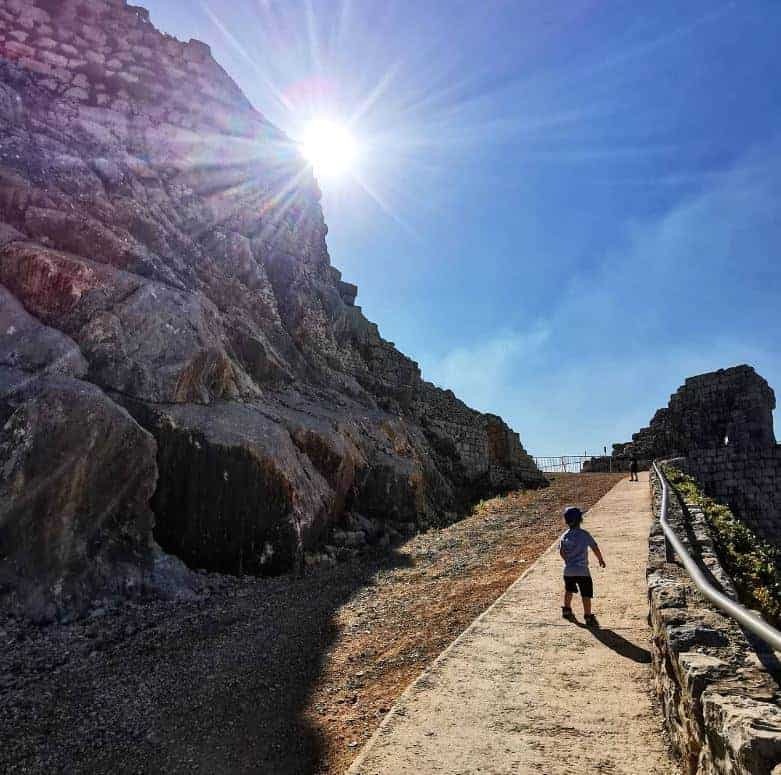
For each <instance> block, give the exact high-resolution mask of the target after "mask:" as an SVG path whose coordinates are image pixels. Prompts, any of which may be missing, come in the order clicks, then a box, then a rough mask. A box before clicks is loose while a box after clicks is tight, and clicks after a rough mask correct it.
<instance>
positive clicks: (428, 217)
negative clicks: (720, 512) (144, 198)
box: [145, 0, 781, 454]
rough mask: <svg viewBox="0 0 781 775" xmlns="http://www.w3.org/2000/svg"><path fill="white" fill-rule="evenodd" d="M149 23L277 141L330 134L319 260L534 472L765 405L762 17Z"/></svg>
mask: <svg viewBox="0 0 781 775" xmlns="http://www.w3.org/2000/svg"><path fill="white" fill-rule="evenodd" d="M145 5H146V6H147V7H148V8H149V9H150V11H151V14H152V20H153V21H154V23H155V24H156V25H157V26H159V27H161V28H162V29H163V30H165V31H167V32H170V33H171V34H174V35H176V36H177V37H179V38H183V39H187V38H189V37H196V38H199V39H201V40H204V41H206V42H208V43H209V44H210V45H211V46H212V50H213V53H214V55H215V57H216V58H217V59H218V61H219V62H220V63H221V64H222V65H223V66H224V67H225V69H226V70H227V71H228V72H229V73H230V74H231V75H232V76H233V77H234V78H235V80H236V81H237V82H238V83H239V85H240V86H241V87H242V89H243V90H244V91H245V93H246V94H247V95H248V97H249V98H250V99H251V101H252V102H253V104H254V105H255V106H256V107H257V108H258V109H259V110H260V111H261V112H262V113H263V114H264V115H266V116H267V117H268V118H269V119H270V120H271V121H273V122H274V123H275V124H277V125H278V126H279V127H281V128H282V129H283V130H285V131H287V132H288V133H289V134H291V135H292V136H294V137H298V136H299V134H300V132H301V131H302V127H303V126H304V125H305V123H306V122H307V120H308V119H310V118H313V117H316V116H318V115H324V114H325V115H329V116H331V117H333V118H337V119H342V120H344V121H349V122H350V125H351V127H352V131H353V133H354V135H355V136H356V137H357V139H358V141H359V143H360V145H361V147H362V153H361V157H360V159H359V160H358V162H357V163H356V167H355V169H354V170H353V172H354V175H349V176H345V178H344V179H340V180H334V181H323V183H322V187H323V191H324V198H323V207H324V210H325V216H326V221H327V222H328V224H329V235H328V243H329V250H330V253H331V259H332V262H333V264H334V265H335V266H337V267H339V268H340V269H341V270H342V271H343V273H344V276H345V279H348V280H350V281H353V282H356V283H357V284H358V286H359V296H358V303H359V304H361V305H362V307H363V309H364V311H365V313H366V315H367V316H368V317H369V318H370V319H371V320H373V321H375V322H377V323H378V324H379V326H380V330H381V332H382V333H383V335H384V336H385V337H386V338H387V339H390V340H391V341H394V342H395V343H396V345H397V346H398V347H399V348H400V349H401V350H402V351H404V352H405V353H407V354H408V355H410V356H411V357H413V358H414V359H415V360H417V361H418V362H419V363H420V365H421V368H422V370H423V374H424V376H425V377H427V378H428V379H431V380H433V381H434V382H436V383H437V384H440V385H442V386H444V387H451V388H453V389H454V390H455V391H456V393H457V394H458V395H459V396H460V397H462V398H463V399H464V400H466V401H467V402H468V403H470V404H471V405H472V406H475V407H476V408H479V409H482V410H485V411H492V412H496V413H498V414H501V415H502V416H503V417H504V418H505V419H506V420H507V421H508V422H509V423H510V424H511V425H512V426H513V427H514V428H515V429H516V430H518V431H519V432H520V434H521V438H522V440H523V442H524V444H525V446H526V447H527V449H529V450H530V451H531V452H533V453H537V454H574V453H580V452H582V451H584V450H588V451H589V452H592V451H597V450H599V449H601V448H602V446H603V445H605V444H607V445H609V444H611V443H612V442H615V441H624V440H627V439H628V438H629V436H630V435H631V433H632V432H634V431H635V430H638V429H639V428H640V427H641V426H642V425H644V424H646V423H647V422H648V420H649V419H650V417H651V415H652V414H653V412H654V411H655V409H656V408H658V407H660V406H662V405H664V404H665V403H666V402H667V398H668V396H669V394H670V393H671V392H672V391H673V390H675V388H676V387H677V386H678V385H679V384H680V383H682V381H683V379H684V378H685V377H686V376H690V375H692V374H696V373H700V372H702V371H708V370H711V369H715V368H720V367H724V366H730V365H734V364H737V363H742V362H748V363H751V364H752V365H754V366H755V367H756V368H757V370H758V371H759V372H760V373H761V374H762V375H763V376H765V377H766V378H767V379H768V381H769V382H770V383H771V385H774V386H776V387H777V388H779V389H781V359H780V358H779V355H781V336H780V334H781V316H780V315H779V301H781V299H780V298H779V290H781V263H779V249H780V248H781V122H780V119H781V58H779V56H778V53H777V50H778V40H779V39H781V3H778V2H776V1H775V0H772V1H768V2H759V1H757V2H754V1H752V0H741V2H726V3H719V2H718V0H716V1H714V0H709V1H708V2H699V1H698V0H687V2H686V3H681V2H680V1H679V0H676V2H665V0H656V1H655V2H654V3H652V4H642V3H637V2H635V1H634V0H632V1H631V2H619V1H616V2H609V1H607V0H604V1H602V2H598V1H597V0H560V1H559V2H554V1H553V0H515V1H514V2H511V1H509V0H508V1H507V2H492V1H491V0H486V2H482V3H474V2H460V0H450V1H449V2H438V1H435V0H427V2H422V3H421V2H417V1H416V2H393V0H386V1H385V2H381V3H380V2H368V0H328V2H321V1H320V0H307V1H301V2H299V0H234V2H231V3H230V4H228V3H223V2H218V1H217V0H205V2H186V1H185V0H177V2H176V3H172V2H170V0H147V1H146V3H145Z"/></svg>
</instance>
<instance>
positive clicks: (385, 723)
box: [344, 479, 624, 775]
mask: <svg viewBox="0 0 781 775" xmlns="http://www.w3.org/2000/svg"><path fill="white" fill-rule="evenodd" d="M623 481H624V480H623V479H620V480H619V481H618V482H616V483H615V484H614V485H613V486H612V487H611V488H610V489H609V490H608V491H607V492H606V493H605V494H604V495H603V496H602V497H601V498H600V499H599V500H598V501H597V502H596V503H595V504H594V505H593V506H592V507H591V509H595V508H596V507H597V506H598V505H599V504H600V503H601V502H602V501H603V500H604V499H605V498H606V497H607V496H608V495H610V493H611V492H613V490H615V488H616V487H618V485H619V484H621V482H623ZM591 509H589V511H591ZM558 543H559V539H558V538H556V539H555V540H554V541H553V543H552V544H551V545H550V546H549V547H548V548H547V549H546V550H545V551H544V552H542V553H541V554H540V555H539V557H537V559H536V560H535V561H534V562H533V563H532V564H531V565H530V566H529V567H528V568H526V570H525V571H524V572H523V573H522V574H521V575H520V576H518V578H517V579H515V581H513V583H512V584H510V586H509V587H507V589H505V590H504V592H502V594H501V595H499V597H497V598H496V600H494V602H493V603H491V605H489V606H488V608H486V609H485V610H484V611H482V612H481V613H479V614H478V615H477V616H476V617H475V618H474V619H473V620H472V621H471V622H470V623H469V625H467V627H466V628H465V629H463V630H462V631H461V632H460V633H459V634H458V635H457V636H456V637H455V638H454V639H453V640H452V641H451V642H450V644H449V645H447V646H446V647H445V648H444V649H443V650H442V651H441V652H440V653H439V654H438V655H437V657H436V659H435V660H434V661H433V662H432V663H431V664H430V665H429V666H428V667H426V668H424V669H423V671H422V672H421V673H420V675H418V677H417V678H415V679H414V680H413V681H411V682H410V683H409V685H408V686H407V688H406V689H404V691H403V692H402V693H401V694H400V695H399V697H398V699H397V700H396V702H394V703H393V707H392V708H391V709H390V710H389V711H388V713H387V714H386V715H385V717H384V718H383V720H382V721H381V722H380V725H379V726H378V727H377V729H375V730H374V734H373V735H372V736H371V737H370V738H369V739H368V740H367V741H366V743H365V744H364V746H363V748H361V751H360V753H359V754H358V756H357V757H356V758H355V759H354V760H353V763H352V764H351V765H350V767H349V768H348V769H347V770H346V771H345V774H344V775H366V774H365V773H361V772H360V770H359V769H358V768H359V767H362V766H363V764H364V762H365V761H366V759H367V758H368V756H369V754H370V753H371V752H372V750H373V749H374V746H375V744H376V743H377V741H378V740H379V738H380V736H381V735H382V733H383V732H384V731H385V730H386V729H387V728H388V727H389V726H390V725H391V723H392V722H393V721H394V719H395V718H396V716H398V715H399V709H400V707H401V706H402V705H403V704H404V701H405V700H407V699H409V697H411V696H412V694H413V693H414V692H415V690H416V688H417V687H418V686H419V684H421V683H422V682H423V681H424V680H425V679H426V678H427V677H428V676H429V675H430V674H431V673H433V672H434V669H435V668H436V667H437V665H439V663H440V662H443V661H444V660H445V659H446V657H447V656H448V654H449V653H450V652H451V651H452V650H453V649H454V648H455V647H456V646H457V645H458V644H459V643H460V642H461V641H462V640H463V639H464V638H465V637H466V636H467V634H468V633H469V632H471V631H472V630H473V629H474V628H475V627H477V625H478V624H480V622H481V621H482V619H483V618H484V617H486V616H487V615H488V614H489V613H490V612H491V611H493V609H494V608H495V607H496V606H498V605H499V603H501V602H502V600H504V598H505V597H506V596H507V595H509V594H510V592H511V591H512V590H513V589H515V587H516V586H518V585H519V584H520V583H521V582H523V580H524V579H525V578H526V577H527V576H528V575H529V574H530V573H531V572H532V571H533V570H534V569H535V568H536V567H537V565H538V564H539V563H540V560H542V558H543V557H546V556H547V555H548V554H550V553H551V552H552V551H553V550H554V549H555V548H556V546H558Z"/></svg>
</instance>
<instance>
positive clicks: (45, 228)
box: [0, 0, 545, 607]
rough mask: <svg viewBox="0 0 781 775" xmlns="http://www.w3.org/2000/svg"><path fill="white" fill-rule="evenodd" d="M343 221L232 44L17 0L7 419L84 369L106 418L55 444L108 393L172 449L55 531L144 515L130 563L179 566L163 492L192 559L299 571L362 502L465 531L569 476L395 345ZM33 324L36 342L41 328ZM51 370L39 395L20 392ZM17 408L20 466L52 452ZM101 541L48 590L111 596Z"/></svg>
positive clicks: (7, 138)
mask: <svg viewBox="0 0 781 775" xmlns="http://www.w3.org/2000/svg"><path fill="white" fill-rule="evenodd" d="M327 231H328V230H327V227H326V224H325V221H324V218H323V213H322V210H321V207H320V191H319V189H318V186H317V183H316V181H315V179H314V177H313V175H312V170H311V168H310V167H309V166H308V165H307V164H306V163H305V161H304V160H303V159H302V158H301V156H300V154H299V153H298V150H297V147H296V145H295V144H294V143H293V142H291V141H290V139H288V138H287V137H286V136H285V135H284V134H283V133H282V132H280V131H279V130H278V129H277V128H275V127H274V126H272V125H271V124H270V123H269V122H268V121H267V120H266V119H265V118H264V117H263V115H262V114H260V113H258V112H257V111H256V110H255V109H254V108H253V107H252V106H251V105H250V104H249V102H248V101H247V99H246V98H245V97H244V95H243V94H242V93H241V91H240V90H239V88H238V87H237V86H236V84H235V83H234V82H233V81H232V80H231V79H230V77H229V76H228V75H227V74H226V73H225V71H224V70H223V69H222V68H221V67H220V66H219V65H218V64H217V63H216V62H215V61H214V59H213V58H212V56H211V53H210V51H209V48H208V46H206V45H205V44H203V43H200V42H198V41H190V42H188V43H182V42H180V41H178V40H175V39H174V38H171V37H170V36H167V35H164V34H162V33H160V32H159V31H158V30H156V29H155V28H154V26H153V25H152V23H151V21H150V19H149V15H148V14H147V12H146V11H145V10H143V9H141V8H138V7H134V6H130V5H127V4H126V2H124V0H0V301H2V302H3V303H4V304H6V305H7V308H8V310H11V311H12V312H13V315H11V314H10V312H9V314H8V315H6V317H7V318H8V319H9V320H11V318H13V319H12V320H11V323H10V324H9V325H8V326H7V327H6V328H5V329H0V417H2V418H4V422H5V421H6V420H9V418H10V419H11V420H13V418H14V416H15V414H16V413H21V412H22V411H23V407H24V411H25V412H27V414H26V415H25V416H28V415H29V416H32V415H33V414H34V412H33V411H32V410H33V408H35V407H36V406H37V404H36V403H35V402H36V401H38V402H39V403H40V400H42V399H40V398H36V396H37V397H41V396H45V395H47V391H46V390H44V389H43V388H42V387H41V386H44V387H45V384H44V383H45V382H46V380H47V379H51V378H52V377H53V374H55V373H62V369H65V368H66V367H67V369H70V371H68V372H67V373H68V376H69V378H72V379H73V380H74V381H75V382H77V383H83V385H84V389H83V390H82V393H81V396H82V398H81V401H80V402H79V404H78V406H80V407H81V409H80V412H81V414H79V413H78V412H75V411H70V412H65V411H64V409H63V412H62V413H61V414H60V416H58V417H47V423H48V425H47V424H46V423H44V424H43V425H39V426H36V428H37V431H36V432H37V434H38V435H37V436H36V438H41V439H44V438H45V437H46V428H47V427H49V425H57V426H58V427H59V425H60V424H62V423H71V424H72V425H73V430H74V432H76V431H77V430H78V427H79V424H80V423H81V424H88V423H89V417H90V416H91V415H90V410H89V405H90V403H92V404H94V405H95V411H98V409H99V408H100V407H105V405H106V404H107V403H108V405H109V406H114V407H115V409H116V411H115V412H114V413H113V414H110V413H109V414H108V415H107V416H111V417H113V419H114V422H115V423H116V425H117V428H118V429H121V428H124V430H123V432H124V433H126V434H130V436H132V434H133V433H136V434H137V435H138V438H139V439H144V440H145V443H146V445H147V446H146V447H143V446H142V445H138V454H139V456H141V455H142V453H143V454H145V455H148V453H149V450H156V453H155V454H156V466H151V467H149V466H146V465H143V466H141V465H139V467H138V470H143V471H145V472H146V479H145V481H144V482H143V486H141V485H139V487H138V488H136V494H138V493H148V494H151V493H154V495H153V496H152V498H151V501H150V500H149V499H148V498H147V499H146V500H144V499H142V500H144V503H139V502H136V501H138V497H136V499H135V501H133V503H132V504H131V503H129V502H120V501H117V502H115V503H114V502H112V501H110V502H112V503H113V509H114V511H113V512H112V511H111V510H109V511H108V512H106V511H105V509H104V511H103V512H101V513H100V514H99V515H98V514H96V513H92V512H90V510H89V506H90V504H93V503H97V502H99V499H90V498H83V499H79V498H76V499H75V500H74V503H79V504H82V505H81V506H79V508H80V509H81V511H78V509H76V510H75V511H74V512H73V513H72V514H70V513H69V515H68V516H67V518H64V517H63V515H62V514H60V513H58V505H57V504H58V501H57V499H56V496H57V493H55V492H54V490H52V491H51V493H50V494H51V498H50V499H49V500H47V499H46V498H45V497H43V496H42V497H41V499H40V500H39V506H38V507H37V508H38V512H36V514H35V515H33V517H34V519H36V520H38V521H39V522H40V524H41V525H43V526H44V528H43V529H44V532H46V530H47V529H48V528H47V527H46V526H47V525H49V526H51V529H55V528H54V527H53V526H55V525H59V527H58V528H57V529H58V530H59V529H62V530H66V531H67V530H68V529H70V527H72V523H71V521H73V520H75V521H76V523H77V524H78V526H79V529H83V530H84V531H85V533H84V535H83V539H84V546H86V547H97V546H99V545H101V541H104V539H105V537H104V536H103V535H102V533H101V534H100V535H98V534H99V533H100V531H101V530H104V529H109V528H108V527H106V526H108V525H111V524H116V525H123V524H125V523H127V521H128V520H130V521H132V520H133V519H135V520H137V521H138V523H139V524H138V526H137V528H138V529H135V530H134V529H130V528H126V529H124V528H123V529H124V533H123V535H124V536H125V538H127V541H126V544H127V545H126V546H124V547H123V552H122V553H119V552H117V553H116V556H119V555H120V554H121V556H122V557H123V558H126V557H128V556H131V557H132V556H135V557H136V558H137V561H138V563H139V564H140V565H143V564H145V567H149V568H154V567H158V566H159V565H160V563H159V562H158V561H157V560H158V558H159V554H158V553H159V548H158V547H157V546H156V545H155V543H154V541H153V540H152V536H151V535H150V525H151V522H152V520H151V519H150V517H149V515H150V512H149V504H150V503H151V506H152V509H153V511H154V521H155V522H156V527H155V530H154V537H155V538H156V539H157V541H158V542H160V544H161V545H162V547H163V548H164V549H165V550H167V551H169V552H173V553H181V555H182V557H184V558H186V560H187V562H188V563H189V564H190V565H191V566H195V567H207V568H208V567H214V568H219V569H220V570H223V571H224V570H233V571H235V572H246V571H247V570H251V571H252V572H266V571H268V572H277V571H279V570H284V569H285V568H288V567H290V566H291V565H292V564H293V563H295V562H296V561H297V558H300V557H301V555H302V553H303V552H304V550H316V549H317V548H318V546H319V545H321V544H322V543H323V542H324V541H327V540H328V538H329V533H330V532H332V531H333V530H334V528H335V527H338V526H339V525H342V524H353V523H360V522H361V521H360V519H359V517H360V516H361V515H365V516H368V517H371V519H372V520H375V521H378V520H379V521H386V522H395V523H400V524H403V525H409V524H410V523H412V524H413V525H417V526H427V525H435V524H442V523H444V522H448V521H451V520H452V519H455V518H457V517H458V516H459V515H460V514H463V513H464V512H465V510H466V509H467V508H468V507H469V504H470V503H472V502H474V500H475V499H477V498H480V497H484V496H485V495H488V494H491V493H494V492H497V491H499V490H503V489H508V488H511V487H528V486H539V485H541V484H543V483H544V482H545V480H544V477H543V476H542V474H541V473H540V471H539V470H538V469H537V468H536V466H535V465H534V463H533V461H532V460H531V459H530V458H529V457H528V455H527V454H526V453H525V451H524V450H523V447H522V446H521V443H520V440H519V437H518V435H517V434H516V433H514V432H513V431H512V430H511V429H510V428H508V427H507V426H506V425H505V424H504V423H503V422H502V420H501V419H500V418H498V417H495V416H493V415H486V414H482V413H480V412H476V411H474V410H472V409H470V408H469V407H467V406H466V405H464V404H463V403H462V402H461V401H459V400H458V399H457V398H456V397H455V396H454V395H453V394H452V393H451V392H449V391H443V390H440V389H439V388H437V387H434V386H433V385H430V384H428V383H425V382H423V380H422V379H421V375H420V369H419V368H418V365H417V364H416V363H415V362H414V361H413V360H411V359H410V358H408V357H407V356H405V355H404V354H402V353H400V352H399V351H398V350H397V349H396V348H395V346H394V345H393V344H392V343H391V342H388V341H386V340H384V339H383V338H382V336H381V335H380V332H379V329H378V327H377V326H376V325H375V324H374V323H371V322H370V321H369V320H367V319H366V317H365V316H364V314H363V312H362V310H361V308H360V307H358V306H356V305H355V300H356V295H357V292H358V289H357V288H356V286H355V285H353V284H351V283H349V282H346V281H345V280H344V279H342V276H341V273H340V272H339V271H338V270H336V269H335V268H334V267H332V266H331V260H330V256H329V254H328V249H327V245H326V234H327ZM2 312H3V311H2V310H0V319H2V317H3V315H2ZM22 325H23V326H24V327H25V330H27V331H32V332H33V333H34V335H31V336H30V337H28V338H27V339H25V341H24V342H23V343H20V337H19V334H18V331H19V330H20V329H19V326H22ZM22 344H23V345H24V346H22ZM11 369H13V370H14V373H13V374H11V373H10V371H9V370H11ZM58 370H59V371H58ZM19 371H21V372H22V376H21V377H20V376H19V374H17V373H16V372H19ZM31 382H35V383H36V384H38V385H39V388H40V389H38V390H36V391H32V392H30V393H29V396H28V399H26V400H25V401H22V400H20V399H19V397H18V395H17V394H18V392H19V391H20V390H21V387H20V385H28V384H29V383H31ZM71 387H72V389H74V390H81V388H79V386H78V384H77V385H76V386H71ZM52 389H54V386H52ZM30 402H32V403H30ZM101 411H102V410H101ZM82 415H83V416H82ZM17 420H18V421H19V423H20V426H19V427H22V426H23V425H24V423H22V420H23V417H22V414H19V415H18V417H17ZM125 426H127V427H125ZM10 427H11V426H7V427H6V428H0V471H3V472H4V471H6V470H11V468H10V466H7V465H6V462H7V460H10V459H12V458H13V459H14V460H16V461H21V460H23V459H24V460H26V462H27V464H29V465H30V466H31V467H32V469H35V470H36V471H39V470H41V469H40V467H41V466H43V465H45V461H43V460H38V459H36V458H35V455H34V454H33V456H32V457H30V458H23V457H20V455H19V454H18V453H19V450H18V449H17V447H18V445H19V444H20V443H21V441H20V440H22V439H23V435H24V434H22V433H21V431H18V432H17V435H16V436H10V435H9V433H10V431H8V428H10ZM24 428H26V429H27V430H29V431H30V432H32V430H33V428H32V426H31V425H29V424H28V425H24ZM17 430H18V429H17ZM25 432H27V431H25ZM98 448H99V445H97V443H96V444H95V445H94V449H96V450H97V449H98ZM36 449H39V450H40V454H44V447H43V446H38V447H35V448H34V450H33V451H35V450H36ZM115 449H119V446H117V447H116V448H114V447H112V450H115ZM115 462H116V461H115ZM104 463H105V461H101V459H100V457H99V456H98V455H95V456H94V457H90V456H89V455H88V454H87V455H85V456H84V457H83V459H82V460H81V461H80V466H81V467H79V466H74V468H73V469H72V470H71V469H68V470H69V471H70V473H69V474H68V475H69V476H72V477H77V475H79V476H81V479H74V481H73V482H72V486H73V489H74V492H75V491H77V490H78V481H88V480H90V476H92V480H93V481H96V482H99V483H100V485H101V487H105V488H108V489H109V490H110V488H111V482H110V476H108V475H107V476H102V477H101V476H98V475H96V472H95V471H93V470H92V469H96V470H97V471H98V473H99V469H100V467H101V465H104ZM117 464H118V463H117ZM36 466H37V468H36ZM84 467H86V468H87V469H88V470H87V472H86V473H85V471H84V470H82V469H83V468H84ZM32 469H31V470H32ZM104 473H108V472H104ZM88 474H89V475H88ZM25 475H27V474H25V471H24V470H23V467H22V468H20V469H19V471H18V476H19V477H22V478H24V476H25ZM193 478H196V479H197V483H196V482H194V481H193ZM18 481H21V479H19V480H18ZM12 484H13V483H12ZM16 484H18V482H17V483H16ZM16 484H14V486H16ZM44 484H45V480H44V481H43V484H42V485H41V486H42V487H43V490H42V493H43V495H45V494H46V492H48V491H47V489H46V487H45V486H43V485H44ZM61 484H62V486H63V487H65V486H66V485H67V484H68V482H62V483H61ZM4 488H5V489H4ZM9 488H10V489H9ZM7 493H11V495H9V497H5V498H4V499H0V564H5V565H4V568H0V571H3V570H4V569H10V570H9V572H8V574H5V575H4V574H3V573H0V577H2V578H0V593H1V592H2V590H3V589H12V588H13V582H12V581H8V582H7V583H6V582H5V581H3V578H5V577H6V576H7V578H9V579H13V578H15V576H18V574H19V573H20V572H21V570H20V568H21V565H20V564H19V563H18V562H16V560H17V559H19V562H21V559H20V557H21V555H19V556H18V557H17V554H18V551H17V550H18V547H16V546H14V545H12V543H13V542H12V541H11V540H10V538H9V536H11V535H15V534H16V533H15V532H14V531H15V528H12V527H9V521H10V520H12V519H13V520H18V519H19V515H20V514H22V513H24V509H23V507H22V505H21V503H20V501H19V498H20V497H21V496H20V495H19V492H18V491H17V490H15V489H13V487H11V485H9V483H8V482H6V481H4V480H2V479H0V494H2V495H5V494H7ZM147 501H148V502H147ZM77 512H78V513H77ZM69 520H71V521H69ZM90 525H94V526H95V528H94V531H93V532H94V533H95V534H94V535H93V534H91V533H90V529H91V528H90ZM131 536H132V540H130V537H131ZM110 544H111V541H108V542H105V541H104V545H110ZM55 554H56V553H55ZM66 554H67V553H66ZM52 556H55V555H52ZM57 556H59V555H57ZM111 556H112V557H113V556H114V554H112V555H111ZM94 558H95V559H96V560H97V558H100V560H101V562H102V563H103V565H102V566H101V574H93V575H92V576H90V574H89V573H88V572H85V573H83V574H81V575H79V576H78V578H76V577H75V576H74V577H73V578H72V579H71V581H73V584H71V586H70V587H69V586H68V583H65V581H63V579H65V578H66V577H67V575H68V573H69V571H68V567H70V566H68V563H67V559H68V558H67V557H65V556H63V565H62V567H60V568H58V569H56V570H57V572H61V573H63V574H65V575H64V576H61V577H57V576H56V573H54V572H53V573H52V574H50V575H48V576H47V577H46V582H45V584H44V586H45V587H46V589H45V590H44V592H43V593H42V594H43V595H44V597H46V595H49V597H51V596H52V594H53V592H52V590H53V589H54V588H55V586H56V587H57V589H60V590H62V589H66V590H67V589H71V591H73V597H72V599H75V598H76V596H78V598H79V599H84V598H85V597H87V596H88V594H89V592H90V589H91V588H92V587H94V586H96V585H97V581H95V583H94V584H93V581H94V579H95V578H97V576H101V578H102V577H103V576H106V574H109V575H110V573H111V569H112V568H113V567H114V566H113V565H112V562H111V561H110V559H106V557H105V556H104V555H101V554H100V553H99V552H97V553H95V554H94ZM82 559H83V560H84V564H85V566H86V567H87V570H88V569H89V568H88V566H89V562H90V556H89V553H87V555H85V556H84V557H83V558H82ZM142 560H143V561H142ZM124 561H125V560H124V559H123V562H124ZM25 562H26V561H25ZM14 563H16V564H14ZM5 566H7V567H5ZM24 572H25V573H27V574H28V575H29V573H33V576H34V568H32V566H30V565H29V564H25V569H24ZM126 575H127V574H126ZM52 579H55V580H54V581H52ZM90 579H93V581H90ZM101 583H102V582H101ZM58 585H59V586H58ZM91 585H92V586H91ZM76 586H78V587H79V588H78V590H76ZM115 586H116V585H115ZM47 590H48V591H47ZM77 592H78V595H77V594H76V593H77ZM67 598H68V595H67V594H66V595H65V596H64V597H63V595H60V598H58V600H59V602H58V603H57V605H58V606H64V607H67ZM63 601H65V602H63Z"/></svg>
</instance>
